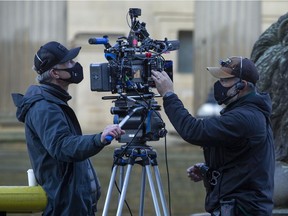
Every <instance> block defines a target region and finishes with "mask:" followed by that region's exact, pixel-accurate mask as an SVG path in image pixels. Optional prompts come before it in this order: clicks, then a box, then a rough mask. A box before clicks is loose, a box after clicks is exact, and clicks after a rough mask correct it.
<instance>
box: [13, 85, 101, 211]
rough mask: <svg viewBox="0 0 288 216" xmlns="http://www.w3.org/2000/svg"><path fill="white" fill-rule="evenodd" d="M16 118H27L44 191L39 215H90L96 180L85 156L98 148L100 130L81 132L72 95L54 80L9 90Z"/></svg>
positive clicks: (33, 162)
mask: <svg viewBox="0 0 288 216" xmlns="http://www.w3.org/2000/svg"><path fill="white" fill-rule="evenodd" d="M12 97H13V100H14V103H15V105H16V106H17V113H16V116H17V119H18V120H19V121H20V122H24V123H25V136H26V142H27V148H28V153H29V157H30V161H31V165H32V168H33V170H34V173H35V177H36V179H37V182H38V184H39V185H41V186H42V187H43V189H44V190H45V192H46V195H47V199H48V204H47V206H46V208H45V210H44V212H43V215H53V216H57V215H69V216H73V215H75V216H76V215H77V216H79V215H83V216H84V215H85V216H87V215H94V211H95V210H96V203H97V200H98V199H99V196H100V185H99V182H98V179H97V176H96V173H95V171H94V169H93V167H92V164H91V162H90V160H89V157H91V156H93V155H95V154H97V153H98V152H99V151H101V150H102V148H103V147H104V144H102V143H101V141H100V137H101V134H94V135H82V132H81V128H80V125H79V122H78V120H77V117H76V116H75V113H74V111H73V110H72V109H71V108H70V107H69V106H68V104H67V101H68V100H70V99H71V96H70V95H69V94H68V93H67V92H66V91H64V90H63V89H61V88H60V87H58V86H56V85H53V84H42V85H39V86H36V85H32V86H30V87H29V89H28V90H27V92H26V94H25V96H23V95H21V94H12Z"/></svg>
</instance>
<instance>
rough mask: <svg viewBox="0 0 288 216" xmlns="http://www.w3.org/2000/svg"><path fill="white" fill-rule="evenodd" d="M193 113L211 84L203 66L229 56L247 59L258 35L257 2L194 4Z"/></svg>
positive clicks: (204, 97) (259, 24)
mask: <svg viewBox="0 0 288 216" xmlns="http://www.w3.org/2000/svg"><path fill="white" fill-rule="evenodd" d="M195 7H196V8H195V38H194V40H195V42H194V44H195V60H194V62H195V70H194V71H195V81H194V82H195V84H194V92H195V97H194V110H195V111H196V110H197V109H198V108H199V106H200V105H201V104H202V103H204V102H205V100H206V98H207V96H208V92H209V90H210V89H211V87H212V84H213V82H214V80H213V78H212V77H211V76H210V75H209V74H208V71H207V70H206V67H207V66H218V65H219V60H220V59H223V58H224V59H225V58H226V57H229V56H245V57H250V54H251V51H252V47H253V44H254V43H255V41H256V40H257V38H258V37H259V35H260V33H261V2H260V1H196V2H195Z"/></svg>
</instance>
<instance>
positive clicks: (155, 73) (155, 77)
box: [151, 70, 160, 82]
mask: <svg viewBox="0 0 288 216" xmlns="http://www.w3.org/2000/svg"><path fill="white" fill-rule="evenodd" d="M151 72H152V76H151V77H152V79H153V80H154V81H155V82H156V81H157V80H158V79H160V76H159V75H160V72H159V71H155V70H152V71H151Z"/></svg>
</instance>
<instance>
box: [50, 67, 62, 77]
mask: <svg viewBox="0 0 288 216" xmlns="http://www.w3.org/2000/svg"><path fill="white" fill-rule="evenodd" d="M50 75H51V76H52V77H53V78H55V79H59V78H60V76H59V73H58V72H57V70H54V69H51V70H50Z"/></svg>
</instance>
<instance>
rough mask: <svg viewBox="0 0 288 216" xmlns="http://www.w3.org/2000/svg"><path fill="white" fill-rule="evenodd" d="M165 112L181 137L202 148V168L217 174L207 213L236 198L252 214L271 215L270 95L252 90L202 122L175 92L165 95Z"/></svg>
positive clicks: (272, 168) (272, 146) (272, 150)
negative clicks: (222, 202)
mask: <svg viewBox="0 0 288 216" xmlns="http://www.w3.org/2000/svg"><path fill="white" fill-rule="evenodd" d="M164 108H165V112H166V114H167V116H168V117H169V120H170V121H171V123H172V124H173V126H174V128H175V129H176V131H177V132H178V133H179V135H180V136H181V137H182V138H183V139H184V140H186V141H187V142H189V143H191V144H194V145H199V146H202V147H203V149H204V157H205V162H206V164H207V165H208V166H209V167H210V169H211V170H218V171H220V177H219V178H218V179H217V184H216V185H215V186H211V190H208V191H207V195H206V202H205V208H206V211H208V212H210V213H211V212H212V211H213V210H215V209H216V208H218V207H219V205H220V204H219V202H220V200H231V199H235V200H236V202H237V203H238V204H239V205H240V206H242V207H243V208H244V209H245V210H246V212H247V213H249V214H251V215H257V216H262V215H263V216H264V215H265V216H267V215H272V209H273V200H272V198H273V189H274V169H275V155H274V143H273V134H272V130H271V125H270V121H269V119H270V115H271V109H272V108H271V100H270V97H269V95H268V94H260V93H256V92H252V93H250V94H248V95H246V96H244V97H241V98H239V99H238V100H237V101H235V102H234V103H232V104H230V105H228V106H227V107H226V108H225V109H223V110H222V111H221V115H220V116H216V117H211V118H205V119H198V118H194V117H193V116H192V115H190V114H189V112H188V111H187V110H186V109H185V108H184V106H183V103H182V102H181V101H180V100H179V98H178V97H177V95H176V94H172V95H171V96H168V97H164Z"/></svg>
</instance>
